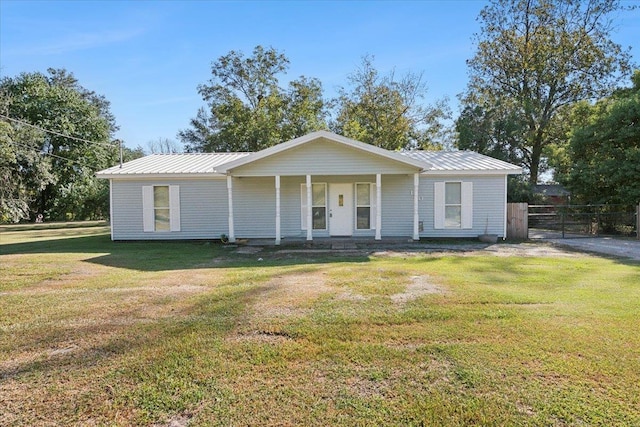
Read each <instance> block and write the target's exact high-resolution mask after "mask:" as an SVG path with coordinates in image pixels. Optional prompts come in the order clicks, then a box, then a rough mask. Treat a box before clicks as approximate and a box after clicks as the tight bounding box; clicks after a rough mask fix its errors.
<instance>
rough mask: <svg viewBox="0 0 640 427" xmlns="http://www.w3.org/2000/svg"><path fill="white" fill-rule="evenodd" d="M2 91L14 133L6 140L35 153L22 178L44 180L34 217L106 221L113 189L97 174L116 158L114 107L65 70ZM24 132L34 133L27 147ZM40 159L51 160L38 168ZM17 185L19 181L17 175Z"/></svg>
mask: <svg viewBox="0 0 640 427" xmlns="http://www.w3.org/2000/svg"><path fill="white" fill-rule="evenodd" d="M0 91H1V92H2V93H3V94H4V98H5V99H6V103H5V105H6V106H5V108H4V111H3V115H4V116H5V117H6V118H5V120H4V122H5V125H4V126H5V128H6V127H7V126H8V127H9V128H10V129H9V130H7V131H6V132H5V133H4V135H5V140H6V141H7V144H9V145H11V146H12V147H14V148H15V147H20V150H27V151H28V152H29V153H30V154H29V158H30V159H31V160H33V161H30V163H29V165H30V166H29V167H27V166H25V167H27V169H26V170H21V173H24V174H26V175H29V176H31V177H34V179H35V177H41V178H42V179H41V180H40V181H39V182H38V183H35V184H37V185H35V186H33V187H32V189H31V191H32V192H35V194H31V195H30V198H29V211H30V215H32V216H33V215H35V214H36V213H43V214H45V216H46V217H47V218H50V219H68V218H74V219H85V218H92V217H96V216H103V215H106V214H107V213H108V205H107V202H108V197H107V194H108V191H107V190H108V188H107V185H106V184H105V183H104V182H102V183H99V182H97V180H96V178H95V177H94V172H95V171H96V170H99V169H102V168H104V167H108V166H110V165H111V164H112V163H113V161H114V160H115V158H116V156H117V151H116V149H115V147H113V146H112V145H111V144H110V143H109V141H110V139H111V137H112V135H113V133H114V132H115V130H116V129H117V128H116V125H115V119H114V117H113V115H112V114H111V112H110V111H109V102H108V101H107V100H106V99H105V98H104V97H103V96H100V95H97V94H96V93H94V92H92V91H89V90H87V89H85V88H84V87H82V86H81V85H80V84H79V83H78V81H77V80H76V78H75V77H74V76H73V74H71V73H69V72H67V71H66V70H56V69H49V70H48V72H47V74H43V73H38V72H36V73H22V74H20V75H18V76H17V77H14V78H10V77H7V78H4V79H2V80H1V81H0ZM25 132H29V133H30V136H29V141H28V143H27V141H26V140H25V137H24V135H25ZM25 153H26V152H25ZM40 155H44V156H47V157H46V161H41V162H36V161H35V158H36V157H38V156H40ZM22 159H23V160H22V161H23V162H24V157H22ZM45 172H46V173H45ZM14 181H15V182H17V181H19V179H18V178H17V176H16V175H15V174H14ZM83 194H84V195H86V197H83V196H82V195H83ZM98 194H99V196H98ZM98 199H100V201H99V203H98V201H97V200H98Z"/></svg>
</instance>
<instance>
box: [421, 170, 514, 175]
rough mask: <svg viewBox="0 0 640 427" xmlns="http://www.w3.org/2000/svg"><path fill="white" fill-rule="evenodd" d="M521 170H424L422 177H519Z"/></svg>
mask: <svg viewBox="0 0 640 427" xmlns="http://www.w3.org/2000/svg"><path fill="white" fill-rule="evenodd" d="M521 174H522V169H520V170H515V169H491V170H472V169H464V170H460V169H458V170H426V171H424V172H422V175H425V176H434V175H437V176H444V175H454V176H460V175H465V176H466V175H521Z"/></svg>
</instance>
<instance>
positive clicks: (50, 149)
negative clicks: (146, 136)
mask: <svg viewBox="0 0 640 427" xmlns="http://www.w3.org/2000/svg"><path fill="white" fill-rule="evenodd" d="M624 10H625V9H624V6H623V5H621V3H620V2H619V1H613V0H591V1H589V2H577V1H573V0H492V1H490V3H489V4H488V5H487V6H486V7H485V8H484V9H483V10H482V11H481V13H480V16H479V22H480V24H481V28H480V31H479V33H478V34H476V35H475V45H476V52H475V54H474V56H473V57H472V58H470V59H469V60H468V61H467V64H468V69H469V77H470V78H469V83H468V86H467V89H466V91H465V92H464V93H463V94H461V95H459V99H460V104H461V112H460V114H459V116H458V117H457V118H455V120H454V121H453V124H451V122H450V120H451V119H452V117H451V111H450V109H449V106H448V101H447V100H446V99H442V100H437V101H435V102H432V103H429V102H427V100H426V96H427V85H426V81H425V80H424V75H423V73H422V72H408V73H405V74H402V75H397V74H396V73H395V72H394V70H391V71H389V72H387V73H381V72H380V71H378V70H377V69H376V67H375V64H374V58H373V57H372V56H368V55H367V56H364V57H363V58H362V62H361V64H360V66H359V67H358V68H357V69H356V70H355V71H353V72H352V73H351V74H349V75H348V76H346V83H347V84H346V85H345V86H343V87H340V88H339V89H338V95H337V96H336V97H335V98H334V99H325V97H324V93H323V88H322V83H321V82H320V81H319V80H318V79H317V78H313V77H306V76H300V77H298V78H296V79H294V80H290V81H289V82H288V83H287V84H286V85H283V84H282V83H281V81H282V80H283V78H284V76H285V75H286V71H287V69H288V67H289V59H288V58H287V57H286V56H285V55H284V54H283V53H282V52H280V51H278V50H276V49H274V48H272V47H269V48H265V47H263V46H256V47H255V48H254V49H253V51H252V53H251V55H249V56H245V54H244V53H243V52H240V51H230V52H229V53H228V54H226V55H223V56H221V57H219V58H218V59H217V60H215V61H213V62H212V65H211V78H210V79H209V80H208V81H207V82H206V83H203V84H201V85H199V86H198V88H197V90H198V93H199V94H200V96H202V99H203V101H204V102H205V103H206V107H203V108H201V109H199V110H198V111H197V114H196V116H195V117H194V118H193V119H192V120H191V121H190V123H189V125H188V127H186V128H185V129H183V130H181V131H179V133H178V135H177V137H178V139H179V140H180V141H181V143H182V147H181V146H180V145H179V143H177V142H176V141H174V140H170V139H168V138H158V139H157V140H153V141H149V142H148V151H149V152H151V153H175V152H179V151H182V150H184V151H187V152H214V151H217V152H228V151H257V150H261V149H263V148H266V147H270V146H273V145H275V144H279V143H281V142H284V141H287V140H290V139H293V138H296V137H299V136H302V135H305V134H307V133H309V132H312V131H315V130H320V129H328V130H331V131H333V132H336V133H338V134H342V135H344V136H347V137H350V138H353V139H357V140H360V141H363V142H366V143H369V144H373V145H376V146H379V147H383V148H386V149H390V150H407V149H441V148H449V149H450V148H456V149H468V150H474V151H477V152H480V153H483V154H487V155H490V156H493V157H496V158H499V159H503V160H506V161H509V162H512V163H514V164H518V165H521V166H522V167H523V168H524V170H525V171H526V176H525V177H523V178H514V179H512V182H511V185H510V186H509V187H510V190H509V191H510V194H509V198H510V200H513V201H526V200H528V199H529V198H530V197H531V185H533V184H536V183H538V182H539V180H540V177H541V175H542V174H545V173H546V174H547V175H549V173H550V172H552V173H553V175H552V179H554V180H555V181H557V182H560V183H562V184H565V185H566V186H567V187H568V188H569V189H570V190H571V191H572V194H573V197H574V200H578V201H581V202H584V203H637V202H638V201H640V166H638V165H640V130H639V129H640V126H639V125H638V123H639V122H640V101H639V97H640V73H639V72H638V71H636V72H635V74H633V69H634V65H633V64H632V61H631V56H630V53H629V51H626V50H624V49H623V48H622V47H621V46H619V45H618V44H616V43H614V42H613V41H612V40H611V32H612V29H613V28H614V20H613V18H612V17H613V16H614V15H615V14H616V13H620V12H623V11H624ZM631 76H633V77H632V82H633V86H632V87H624V86H623V85H624V82H625V81H628V79H629V78H630V77H631ZM117 129H118V128H117V125H116V121H115V118H114V117H113V115H112V114H111V112H110V110H109V102H108V101H107V100H106V99H105V98H104V97H103V96H101V95H98V94H96V93H94V92H92V91H90V90H88V89H86V88H84V87H83V86H81V85H80V84H79V82H78V81H77V80H76V79H75V77H74V76H73V74H71V73H69V72H67V71H66V70H63V69H62V70H56V69H50V70H48V72H47V73H38V72H35V73H22V74H20V75H18V76H16V77H13V78H11V77H6V78H4V79H2V80H1V81H0V221H2V222H14V221H20V220H33V219H34V218H35V216H36V215H38V214H44V215H45V218H46V219H49V220H68V219H94V218H105V217H107V216H108V212H109V208H108V183H107V182H104V181H101V180H97V179H96V178H95V176H94V174H95V172H96V171H97V170H100V169H103V168H106V167H109V166H112V165H114V164H115V163H116V162H117V161H118V159H119V153H118V147H117V144H115V143H114V134H115V132H116V131H117ZM124 150H125V152H124V157H125V160H130V159H133V158H136V157H140V156H142V155H144V150H143V149H142V148H141V147H138V148H136V149H134V150H131V149H128V148H126V147H125V149H124Z"/></svg>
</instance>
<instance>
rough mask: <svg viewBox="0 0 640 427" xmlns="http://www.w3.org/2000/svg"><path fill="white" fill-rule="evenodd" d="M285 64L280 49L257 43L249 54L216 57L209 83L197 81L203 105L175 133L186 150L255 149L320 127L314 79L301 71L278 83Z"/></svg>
mask: <svg viewBox="0 0 640 427" xmlns="http://www.w3.org/2000/svg"><path fill="white" fill-rule="evenodd" d="M288 66H289V60H288V59H287V58H286V56H285V55H284V54H282V53H279V52H278V51H276V50H275V49H273V48H269V49H265V48H263V47H262V46H256V47H255V48H254V50H253V55H252V56H250V57H245V56H244V55H243V53H242V52H236V51H231V52H229V53H228V54H227V55H224V56H221V57H220V58H218V60H217V61H215V62H214V63H213V64H212V66H211V74H212V78H211V79H210V80H209V83H208V84H203V85H200V86H199V87H198V92H199V93H200V95H201V96H202V98H203V99H204V101H205V102H207V104H208V109H204V108H201V109H200V110H199V111H198V113H197V116H196V117H195V118H194V119H192V120H191V128H190V129H186V130H182V131H180V132H179V134H178V136H179V138H180V139H181V140H182V142H183V143H184V144H185V149H186V151H188V152H211V151H222V152H224V151H258V150H261V149H264V148H267V147H270V146H272V145H275V144H278V143H280V142H283V141H286V140H289V139H293V138H296V137H298V136H302V135H305V134H307V133H309V132H312V131H315V130H319V129H322V128H324V127H326V126H325V122H324V118H325V116H326V106H325V104H324V101H323V99H322V85H321V83H320V81H319V80H317V79H314V78H306V77H304V76H301V77H300V78H298V79H297V80H293V81H292V82H290V83H289V86H288V88H286V89H284V88H282V87H280V85H279V80H278V78H279V76H280V75H281V74H284V73H285V72H286V70H287V68H288Z"/></svg>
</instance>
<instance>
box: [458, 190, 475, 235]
mask: <svg viewBox="0 0 640 427" xmlns="http://www.w3.org/2000/svg"><path fill="white" fill-rule="evenodd" d="M460 190H461V193H462V194H461V198H462V220H461V221H462V228H473V182H463V183H462V186H461V188H460Z"/></svg>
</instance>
